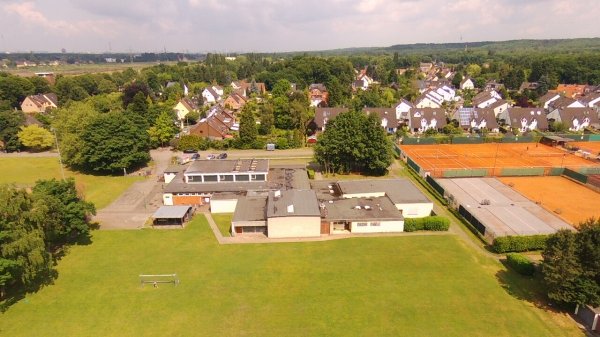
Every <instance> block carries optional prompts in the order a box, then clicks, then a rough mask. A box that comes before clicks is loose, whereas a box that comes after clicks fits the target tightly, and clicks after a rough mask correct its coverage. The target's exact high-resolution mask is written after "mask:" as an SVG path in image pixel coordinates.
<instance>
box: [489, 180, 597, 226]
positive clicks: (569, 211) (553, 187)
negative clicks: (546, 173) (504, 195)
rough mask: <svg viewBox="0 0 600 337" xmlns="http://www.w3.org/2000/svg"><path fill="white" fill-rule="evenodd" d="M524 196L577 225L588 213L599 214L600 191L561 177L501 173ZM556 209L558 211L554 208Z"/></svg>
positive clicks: (589, 215) (587, 216)
mask: <svg viewBox="0 0 600 337" xmlns="http://www.w3.org/2000/svg"><path fill="white" fill-rule="evenodd" d="M498 179H499V180H500V181H502V182H503V183H505V184H507V185H509V186H511V187H512V188H513V189H515V190H517V191H518V192H520V193H521V194H523V195H524V196H526V197H527V198H529V199H531V200H533V201H535V202H539V203H540V205H541V206H542V207H544V208H545V209H546V210H548V211H549V212H552V213H553V214H555V215H557V216H559V217H561V218H562V219H563V220H565V221H567V222H568V223H569V224H571V225H574V226H576V225H577V224H578V223H579V222H581V221H583V220H586V219H587V218H590V217H600V207H598V205H600V193H598V192H596V191H593V190H591V189H589V188H587V187H585V186H582V185H580V184H578V183H576V182H574V181H571V180H569V179H567V178H563V177H500V178H498ZM557 211H558V212H557Z"/></svg>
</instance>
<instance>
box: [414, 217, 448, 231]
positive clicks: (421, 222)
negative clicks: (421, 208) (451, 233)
mask: <svg viewBox="0 0 600 337" xmlns="http://www.w3.org/2000/svg"><path fill="white" fill-rule="evenodd" d="M449 228H450V220H448V219H447V218H444V217H441V216H437V215H434V216H426V217H424V218H408V219H404V231H405V232H415V231H447V230H448V229H449Z"/></svg>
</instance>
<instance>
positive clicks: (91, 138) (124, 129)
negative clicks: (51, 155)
mask: <svg viewBox="0 0 600 337" xmlns="http://www.w3.org/2000/svg"><path fill="white" fill-rule="evenodd" d="M148 148H149V137H148V133H147V132H146V130H141V129H140V128H138V127H137V126H136V125H135V124H134V123H133V122H132V121H131V120H129V119H128V118H127V117H125V116H124V115H123V114H121V113H113V112H111V113H107V114H102V115H98V116H97V117H96V118H95V119H94V120H93V121H92V122H91V123H90V124H89V126H88V127H87V128H86V129H85V130H84V131H83V133H82V134H81V148H80V150H79V151H80V154H81V165H80V167H81V168H82V169H84V170H87V171H94V172H103V173H118V172H121V171H122V170H123V169H131V168H137V167H139V166H141V165H144V164H146V163H147V162H148V161H149V160H150V155H149V154H148Z"/></svg>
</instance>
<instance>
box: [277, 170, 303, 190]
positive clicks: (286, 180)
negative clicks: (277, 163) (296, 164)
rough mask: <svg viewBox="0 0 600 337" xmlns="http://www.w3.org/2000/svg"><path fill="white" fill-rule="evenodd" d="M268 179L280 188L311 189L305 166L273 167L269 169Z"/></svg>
mask: <svg viewBox="0 0 600 337" xmlns="http://www.w3.org/2000/svg"><path fill="white" fill-rule="evenodd" d="M268 180H269V182H271V183H273V185H276V188H278V189H286V190H290V189H299V190H308V189H310V182H309V181H308V174H307V173H306V169H304V168H290V167H272V168H270V169H269V177H268Z"/></svg>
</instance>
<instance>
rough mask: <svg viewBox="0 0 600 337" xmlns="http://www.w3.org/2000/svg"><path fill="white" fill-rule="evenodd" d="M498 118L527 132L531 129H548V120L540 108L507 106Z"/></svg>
mask: <svg viewBox="0 0 600 337" xmlns="http://www.w3.org/2000/svg"><path fill="white" fill-rule="evenodd" d="M498 118H499V119H500V121H501V122H503V123H504V124H506V125H508V126H510V127H512V128H514V129H517V130H519V131H520V132H528V131H532V130H539V131H548V120H547V119H546V113H545V112H544V109H542V108H515V107H512V108H508V109H506V111H504V112H503V113H501V114H500V115H499V116H498Z"/></svg>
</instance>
